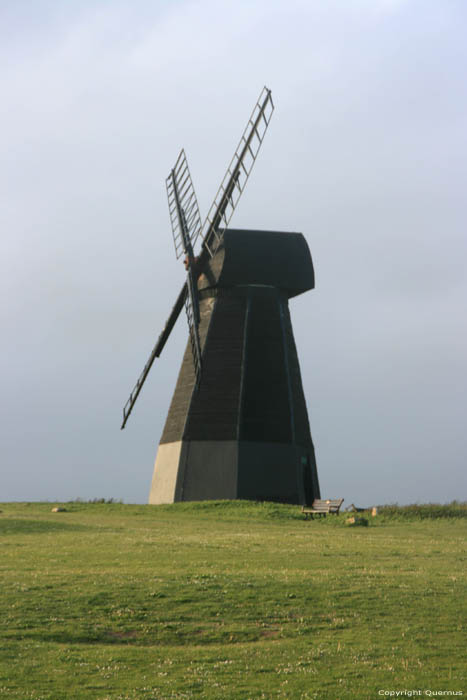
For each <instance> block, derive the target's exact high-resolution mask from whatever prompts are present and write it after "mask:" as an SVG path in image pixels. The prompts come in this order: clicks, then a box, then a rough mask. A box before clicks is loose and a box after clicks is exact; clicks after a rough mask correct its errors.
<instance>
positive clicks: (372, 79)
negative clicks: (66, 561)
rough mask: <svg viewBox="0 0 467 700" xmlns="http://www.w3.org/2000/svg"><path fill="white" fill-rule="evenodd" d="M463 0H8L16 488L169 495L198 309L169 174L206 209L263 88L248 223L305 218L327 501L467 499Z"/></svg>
mask: <svg viewBox="0 0 467 700" xmlns="http://www.w3.org/2000/svg"><path fill="white" fill-rule="evenodd" d="M466 26H467V5H466V3H465V2H463V0H326V1H324V0H320V1H317V0H287V1H283V0H248V1H246V0H235V2H234V1H233V0H225V1H219V0H216V1H214V0H197V1H196V0H172V1H171V2H168V0H160V1H158V0H152V1H149V0H132V2H129V0H126V1H120V0H113V1H112V2H110V0H109V1H104V0H102V1H98V0H82V1H79V0H76V1H75V2H73V3H63V2H59V1H58V0H54V1H52V0H30V2H27V3H18V2H16V0H14V1H10V0H1V2H0V62H1V70H0V90H1V96H2V99H1V106H0V184H1V186H0V203H1V206H0V232H1V236H0V246H1V256H0V258H1V263H0V265H1V270H0V314H1V327H2V331H3V332H2V337H3V342H2V344H1V358H0V359H1V362H0V371H1V391H2V396H1V399H2V400H1V408H0V411H1V419H0V430H1V440H0V450H1V452H0V471H1V477H0V501H33V500H34V501H37V500H51V501H55V500H59V501H66V500H72V499H75V498H82V499H92V498H101V497H102V498H116V499H123V500H124V501H125V502H126V503H144V502H146V501H147V498H148V494H149V487H150V483H151V478H152V471H153V464H154V458H155V454H156V451H157V445H158V442H159V439H160V436H161V433H162V428H163V425H164V421H165V417H166V414H167V410H168V407H169V403H170V399H171V395H172V392H173V389H174V386H175V381H176V377H177V374H178V369H179V366H180V363H181V358H182V354H183V350H184V346H185V343H186V340H187V328H186V321H185V319H184V318H183V316H180V319H179V321H178V323H177V326H176V328H175V331H174V333H173V334H172V336H171V338H170V340H169V342H168V344H167V345H166V347H165V349H164V352H163V354H162V356H161V358H160V359H159V360H157V361H156V363H155V364H154V366H153V369H152V371H151V374H150V376H149V378H148V380H147V382H146V385H145V387H144V389H143V391H142V393H141V395H140V398H139V399H138V402H137V404H136V406H135V408H134V410H133V413H132V415H131V418H130V420H129V422H128V424H127V427H126V428H125V430H124V431H120V423H121V411H122V407H123V405H124V403H125V402H126V400H127V398H128V396H129V394H130V391H131V390H132V388H133V386H134V384H135V382H136V380H137V378H138V376H139V374H140V372H141V370H142V368H143V365H144V364H145V362H146V359H147V357H148V355H149V353H150V351H151V349H152V347H153V345H154V343H155V341H156V339H157V337H158V335H159V333H160V331H161V330H162V327H163V325H164V323H165V320H166V318H167V316H168V314H169V312H170V309H171V307H172V304H173V302H174V300H175V297H176V295H177V293H178V291H179V289H180V287H181V285H182V283H183V281H184V270H183V266H182V264H181V263H180V262H179V261H177V260H176V258H175V255H174V250H173V244H172V240H171V232H170V223H169V218H168V211H167V202H166V192H165V178H166V177H167V175H168V173H169V171H170V168H171V167H172V166H173V164H174V162H175V160H176V158H177V156H178V153H179V151H180V149H181V148H182V147H184V148H185V151H186V154H187V158H188V161H189V164H190V169H191V174H192V177H193V181H194V185H195V189H196V192H197V195H198V201H199V204H200V209H201V214H202V217H203V216H205V215H206V214H207V211H208V209H209V207H210V205H211V202H212V200H213V198H214V195H215V194H216V191H217V187H218V185H219V183H220V181H221V180H222V177H223V175H224V172H225V169H226V167H227V165H228V163H229V162H230V159H231V157H232V154H233V152H234V150H235V148H236V146H237V142H238V140H239V138H240V135H241V133H242V131H243V128H244V125H245V123H246V121H247V118H248V117H249V114H250V112H251V109H252V107H253V105H254V103H255V101H256V99H257V97H258V95H259V93H260V91H261V89H262V87H263V86H264V85H267V86H268V87H269V88H270V89H271V90H272V95H273V99H274V103H275V106H276V109H275V112H274V116H273V119H272V121H271V125H270V128H269V130H268V133H267V135H266V138H265V141H264V144H263V148H262V150H261V153H260V155H259V157H258V160H257V163H256V165H255V167H254V170H253V172H252V174H251V177H250V180H249V183H248V185H247V188H246V190H245V192H244V194H243V196H242V199H241V201H240V203H239V205H238V207H237V210H236V212H235V214H234V217H233V218H232V222H231V225H232V226H233V227H235V228H252V229H270V230H284V231H300V232H303V234H304V235H305V237H306V239H307V242H308V244H309V247H310V250H311V253H312V257H313V261H314V266H315V274H316V288H315V290H313V291H311V292H308V293H306V294H303V295H302V296H300V297H298V298H296V299H293V300H291V302H290V307H291V314H292V321H293V327H294V333H295V340H296V344H297V348H298V353H299V358H300V364H301V370H302V379H303V385H304V391H305V395H306V399H307V405H308V411H309V416H310V425H311V431H312V436H313V441H314V443H315V449H316V457H317V464H318V474H319V479H320V484H321V493H322V496H323V497H324V498H337V497H344V498H345V502H344V507H345V506H346V505H349V504H350V503H354V504H356V505H358V506H370V505H375V504H383V503H395V502H398V503H401V504H405V503H415V502H419V503H424V502H448V501H451V500H454V499H457V500H465V499H466V496H467V493H466V491H467V489H466V486H467V484H466V458H467V437H466V435H467V429H466V396H467V367H466V365H467V361H466V358H467V348H466V345H467V330H466V316H467V315H466V306H467V304H466V302H467V275H466V267H467V237H466V196H465V189H466V182H467V172H466V171H467V165H466V163H467V135H466V134H467V132H466V128H465V124H466V116H467V81H466V80H465V73H466V65H467V41H466V38H467V37H466Z"/></svg>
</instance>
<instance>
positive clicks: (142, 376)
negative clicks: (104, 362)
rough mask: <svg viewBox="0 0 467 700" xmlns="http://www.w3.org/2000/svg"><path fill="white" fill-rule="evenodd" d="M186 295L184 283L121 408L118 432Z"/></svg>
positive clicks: (121, 428)
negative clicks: (128, 396) (121, 415)
mask: <svg viewBox="0 0 467 700" xmlns="http://www.w3.org/2000/svg"><path fill="white" fill-rule="evenodd" d="M186 293H187V285H186V283H185V284H184V285H183V287H182V289H181V291H180V294H179V295H178V297H177V301H176V302H175V304H174V307H173V309H172V312H171V314H170V316H169V318H168V319H167V322H166V324H165V326H164V329H163V331H162V333H161V334H160V336H159V338H158V340H157V343H156V344H155V346H154V348H153V350H152V352H151V354H150V355H149V359H148V361H147V362H146V364H145V366H144V369H143V371H142V372H141V374H140V376H139V379H138V381H137V382H136V385H135V388H134V389H133V391H132V392H131V394H130V398H129V399H128V401H127V402H126V404H125V406H124V407H123V422H122V425H121V427H120V430H123V428H124V427H125V425H126V422H127V420H128V418H129V417H130V414H131V412H132V410H133V406H134V405H135V402H136V399H137V398H138V396H139V393H140V391H141V389H142V388H143V384H144V382H145V381H146V377H147V376H148V374H149V370H150V369H151V367H152V363H153V362H154V360H155V359H156V357H159V355H160V354H161V352H162V350H163V349H164V345H165V344H166V342H167V340H168V337H169V335H170V334H171V332H172V328H173V327H174V325H175V323H176V321H177V319H178V317H179V316H180V311H181V310H182V309H183V305H184V303H185V297H186Z"/></svg>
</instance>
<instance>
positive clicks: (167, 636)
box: [0, 501, 467, 700]
mask: <svg viewBox="0 0 467 700" xmlns="http://www.w3.org/2000/svg"><path fill="white" fill-rule="evenodd" d="M53 505H55V504H52V503H5V504H3V505H0V508H1V510H2V513H1V514H0V547H1V550H0V551H1V560H0V566H1V581H2V588H1V595H0V605H1V608H0V613H1V621H2V623H1V627H0V630H1V631H0V635H1V643H0V697H1V698H3V697H4V698H8V699H9V700H10V699H11V700H13V699H14V700H62V699H63V700H74V699H75V698H76V699H78V698H80V699H81V698H83V699H88V698H89V699H91V698H92V699H95V700H155V699H157V700H159V699H164V700H165V699H166V698H167V699H169V698H170V699H171V698H212V699H216V700H218V699H222V700H224V699H226V700H229V699H230V698H240V699H242V700H243V699H245V700H247V699H249V698H251V699H256V698H293V699H295V698H318V699H319V700H321V699H322V698H324V699H326V698H330V699H332V700H336V699H339V700H340V699H343V698H358V699H359V700H360V699H365V698H378V697H384V695H383V694H382V692H385V691H397V690H399V691H403V690H414V689H420V690H421V691H423V692H424V691H425V690H426V689H431V690H432V691H433V692H434V691H439V690H445V691H447V690H450V691H462V690H463V691H464V693H466V691H467V684H466V679H465V660H464V651H465V646H464V644H465V628H464V627H463V624H465V619H466V616H465V612H466V600H467V597H466V587H465V578H466V567H465V561H466V556H465V542H466V535H467V517H466V516H467V506H466V504H451V505H448V506H410V507H406V508H398V507H396V506H388V507H385V508H383V509H381V510H380V514H379V515H378V516H377V517H376V518H371V517H370V518H369V520H370V522H369V526H368V527H359V528H353V527H348V526H346V525H345V520H346V517H347V516H346V515H345V514H342V515H340V516H330V517H328V518H326V519H321V520H314V521H312V522H309V521H308V522H306V521H304V520H303V517H302V515H301V513H300V509H299V508H297V507H291V506H280V505H275V504H261V503H248V502H241V501H237V502H228V501H225V502H209V503H196V504H175V505H172V506H131V505H121V504H107V503H93V504H86V503H69V504H65V507H66V508H67V512H64V513H52V512H51V508H52V507H53ZM463 621H464V622H463ZM380 691H382V692H380ZM386 697H388V695H386Z"/></svg>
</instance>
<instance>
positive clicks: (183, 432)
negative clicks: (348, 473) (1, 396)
mask: <svg viewBox="0 0 467 700" xmlns="http://www.w3.org/2000/svg"><path fill="white" fill-rule="evenodd" d="M273 111H274V105H273V101H272V97H271V91H270V90H268V89H267V88H266V87H265V88H264V89H263V90H262V92H261V94H260V96H259V99H258V101H257V102H256V104H255V106H254V108H253V112H252V114H251V116H250V119H249V120H248V123H247V125H246V128H245V130H244V132H243V134H242V137H241V139H240V142H239V144H238V146H237V149H236V151H235V153H234V156H233V158H232V161H231V163H230V165H229V167H228V168H227V172H226V174H225V176H224V179H223V180H222V182H221V185H220V187H219V190H218V192H217V195H216V197H215V199H214V202H213V204H212V206H211V208H210V210H209V213H208V215H207V218H206V221H205V223H204V226H202V225H201V217H200V213H199V208H198V203H197V199H196V194H195V190H194V187H193V183H192V180H191V175H190V171H189V168H188V163H187V159H186V155H185V152H184V151H183V150H182V151H181V153H180V155H179V157H178V159H177V161H176V163H175V165H174V167H173V168H172V170H171V171H170V173H169V176H168V178H167V180H166V188H167V196H168V203H169V215H170V221H171V225H172V233H173V239H174V245H175V253H176V256H177V258H179V257H181V256H182V255H183V256H184V263H185V268H186V271H187V278H186V281H185V283H184V285H183V287H182V289H181V291H180V293H179V295H178V297H177V299H176V301H175V304H174V307H173V309H172V312H171V313H170V316H169V318H168V320H167V322H166V324H165V326H164V328H163V330H162V333H161V334H160V336H159V338H158V340H157V343H156V345H155V347H154V349H153V351H152V353H151V355H150V356H149V359H148V361H147V363H146V365H145V367H144V369H143V371H142V373H141V375H140V377H139V379H138V381H137V383H136V386H135V388H134V389H133V391H132V393H131V394H130V397H129V399H128V401H127V403H126V404H125V406H124V409H123V423H122V426H121V427H122V428H124V427H125V424H126V422H127V420H128V418H129V416H130V413H131V411H132V409H133V406H134V404H135V402H136V400H137V398H138V395H139V393H140V391H141V389H142V386H143V384H144V382H145V380H146V377H147V376H148V373H149V371H150V369H151V367H152V364H153V362H154V360H155V358H156V357H159V356H160V354H161V352H162V350H163V348H164V346H165V344H166V342H167V339H168V338H169V336H170V333H171V331H172V329H173V327H174V325H175V322H176V321H177V319H178V317H179V315H180V312H181V310H182V308H183V306H185V310H186V315H187V319H188V328H189V340H188V343H187V347H186V350H185V354H184V357H183V361H182V366H181V369H180V372H179V376H178V380H177V385H176V387H175V392H174V395H173V398H172V402H171V405H170V409H169V412H168V415H167V419H166V423H165V427H164V430H163V433H162V437H161V440H160V444H159V448H158V451H157V456H156V462H155V466H154V474H153V479H152V485H151V491H150V496H149V502H150V503H172V502H174V501H194V500H207V499H236V498H244V499H252V500H272V501H281V502H289V503H311V501H312V500H313V499H314V498H319V495H320V493H319V484H318V475H317V469H316V462H315V456H314V448H313V442H312V439H311V434H310V428H309V422H308V414H307V409H306V403H305V397H304V393H303V387H302V381H301V375H300V368H299V363H298V357H297V351H296V347H295V341H294V337H293V332H292V325H291V320H290V313H289V308H288V300H289V298H291V297H294V296H296V295H298V294H301V293H302V292H305V291H307V290H309V289H312V288H313V287H314V272H313V264H312V260H311V256H310V252H309V249H308V246H307V243H306V241H305V238H304V237H303V235H302V234H301V233H283V232H278V231H251V230H238V229H230V228H227V226H228V224H229V221H230V219H231V216H232V214H233V212H234V209H235V207H236V205H237V203H238V200H239V198H240V196H241V194H242V192H243V190H244V188H245V184H246V182H247V180H248V177H249V175H250V173H251V170H252V168H253V165H254V163H255V161H256V158H257V155H258V152H259V150H260V148H261V144H262V142H263V139H264V136H265V133H266V130H267V128H268V126H269V122H270V120H271V117H272V113H273ZM199 239H201V249H200V252H199V254H198V255H197V256H195V253H194V250H195V246H196V243H197V242H198V240H199Z"/></svg>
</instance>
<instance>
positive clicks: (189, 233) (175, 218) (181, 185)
mask: <svg viewBox="0 0 467 700" xmlns="http://www.w3.org/2000/svg"><path fill="white" fill-rule="evenodd" d="M165 182H166V187H167V198H168V201H169V215H170V223H171V225H172V234H173V239H174V245H175V255H176V256H177V259H178V258H179V257H180V256H181V255H182V254H183V253H185V254H189V247H191V248H193V247H194V245H195V243H196V241H197V239H198V236H199V234H200V233H201V228H202V226H201V217H200V215H199V207H198V201H197V199H196V194H195V188H194V187H193V183H192V181H191V175H190V170H189V168H188V163H187V160H186V156H185V151H184V150H183V149H182V150H181V151H180V155H179V156H178V158H177V162H176V163H175V166H174V167H173V169H172V170H171V172H170V175H169V176H168V178H167V179H166V181H165Z"/></svg>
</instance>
